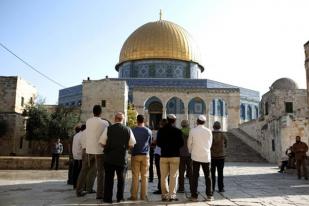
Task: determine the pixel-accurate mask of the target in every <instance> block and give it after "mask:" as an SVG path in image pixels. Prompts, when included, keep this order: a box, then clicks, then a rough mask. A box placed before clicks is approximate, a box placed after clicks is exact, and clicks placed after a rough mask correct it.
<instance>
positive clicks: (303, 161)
mask: <svg viewBox="0 0 309 206" xmlns="http://www.w3.org/2000/svg"><path fill="white" fill-rule="evenodd" d="M301 168H303V176H304V177H305V178H308V176H307V165H306V159H305V158H303V159H298V160H296V169H297V176H298V178H301Z"/></svg>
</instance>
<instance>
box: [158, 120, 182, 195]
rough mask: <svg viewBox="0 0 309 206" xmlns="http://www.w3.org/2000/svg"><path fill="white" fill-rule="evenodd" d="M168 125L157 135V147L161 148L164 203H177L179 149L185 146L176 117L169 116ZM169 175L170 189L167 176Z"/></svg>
mask: <svg viewBox="0 0 309 206" xmlns="http://www.w3.org/2000/svg"><path fill="white" fill-rule="evenodd" d="M167 121H168V123H167V125H165V126H164V127H163V128H161V129H160V130H159V131H158V134H157V145H158V146H159V147H160V148H161V157H160V171H161V190H162V201H167V200H170V201H173V200H174V201H177V200H178V199H177V198H176V188H177V179H178V169H179V162H180V154H179V149H180V148H181V147H182V146H183V144H184V142H183V138H182V132H181V130H180V129H178V128H176V127H175V122H176V116H175V115H174V114H169V115H168V116H167ZM168 175H169V178H170V182H169V189H167V187H168V182H167V176H168Z"/></svg>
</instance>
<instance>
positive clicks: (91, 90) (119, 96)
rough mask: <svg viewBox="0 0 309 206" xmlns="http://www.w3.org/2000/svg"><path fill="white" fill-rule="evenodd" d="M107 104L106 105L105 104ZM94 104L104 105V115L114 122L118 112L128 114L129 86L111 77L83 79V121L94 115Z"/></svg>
mask: <svg viewBox="0 0 309 206" xmlns="http://www.w3.org/2000/svg"><path fill="white" fill-rule="evenodd" d="M104 104H105V105H104ZM94 105H101V106H102V115H101V116H102V117H103V118H106V119H108V120H109V121H111V122H114V116H115V113H116V112H123V113H124V114H125V115H126V114H127V107H128V86H127V84H126V82H125V81H113V80H110V79H102V80H85V81H83V91H82V106H81V121H83V122H85V121H86V120H87V119H88V118H90V117H92V116H93V113H92V109H93V106H94Z"/></svg>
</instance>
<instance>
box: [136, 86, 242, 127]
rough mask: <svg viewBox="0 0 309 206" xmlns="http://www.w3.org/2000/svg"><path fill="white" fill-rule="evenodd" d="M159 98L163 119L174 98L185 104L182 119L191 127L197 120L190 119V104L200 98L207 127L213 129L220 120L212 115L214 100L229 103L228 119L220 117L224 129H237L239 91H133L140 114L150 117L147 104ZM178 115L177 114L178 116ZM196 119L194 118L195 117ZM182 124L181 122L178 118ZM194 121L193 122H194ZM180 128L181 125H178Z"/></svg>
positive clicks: (170, 89) (155, 89)
mask: <svg viewBox="0 0 309 206" xmlns="http://www.w3.org/2000/svg"><path fill="white" fill-rule="evenodd" d="M154 96H155V97H157V98H158V99H159V100H160V101H161V102H162V105H163V118H164V117H166V107H165V105H166V104H167V102H168V101H169V100H170V99H171V98H173V97H177V98H180V99H181V100H182V101H183V103H184V111H185V112H184V114H183V115H181V116H180V117H181V118H183V119H188V120H190V125H195V121H196V119H195V120H194V121H193V119H192V116H191V117H190V118H189V114H188V104H189V102H190V100H191V99H192V98H195V97H199V98H201V99H202V100H203V101H204V102H205V104H206V112H205V116H206V118H207V122H206V126H208V127H210V128H212V125H213V122H214V121H216V120H219V117H213V116H212V115H210V112H209V111H210V105H211V102H212V100H213V99H222V100H223V101H224V102H226V103H227V107H228V111H227V114H228V115H227V117H220V118H222V119H220V121H221V123H223V128H224V129H226V130H228V129H231V128H237V127H238V124H239V121H240V117H239V103H240V93H239V90H238V89H182V88H163V87H162V88H151V87H147V88H146V87H144V88H142V87H138V88H134V90H133V104H134V106H135V108H136V109H137V112H138V113H139V114H144V115H145V116H148V113H146V112H147V111H146V112H145V109H146V108H145V103H146V101H147V100H148V99H149V98H151V97H154ZM176 115H177V114H176ZM193 118H194V116H193ZM178 119H179V121H177V122H179V123H178V124H180V122H181V120H182V119H180V118H178ZM192 121H193V122H192ZM178 126H179V125H178Z"/></svg>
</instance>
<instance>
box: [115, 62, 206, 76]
mask: <svg viewBox="0 0 309 206" xmlns="http://www.w3.org/2000/svg"><path fill="white" fill-rule="evenodd" d="M118 72H119V73H118V77H119V78H179V79H183V78H185V79H197V78H199V76H200V73H201V68H200V67H199V65H198V64H197V63H194V62H185V61H179V60H138V61H128V62H125V63H123V64H121V65H120V66H119V67H118Z"/></svg>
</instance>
